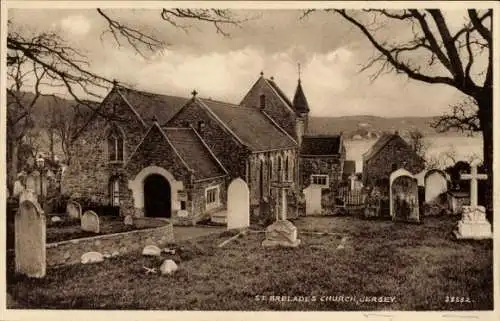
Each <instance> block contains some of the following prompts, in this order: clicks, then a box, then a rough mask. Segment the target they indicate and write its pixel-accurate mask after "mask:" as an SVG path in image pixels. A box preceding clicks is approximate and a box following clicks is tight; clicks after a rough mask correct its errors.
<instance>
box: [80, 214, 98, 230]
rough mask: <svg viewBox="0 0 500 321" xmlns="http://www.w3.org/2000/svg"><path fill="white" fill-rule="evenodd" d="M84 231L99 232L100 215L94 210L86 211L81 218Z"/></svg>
mask: <svg viewBox="0 0 500 321" xmlns="http://www.w3.org/2000/svg"><path fill="white" fill-rule="evenodd" d="M81 227H82V231H86V232H93V233H99V230H100V229H99V216H97V214H96V213H95V212H94V211H86V212H85V213H83V215H82V219H81Z"/></svg>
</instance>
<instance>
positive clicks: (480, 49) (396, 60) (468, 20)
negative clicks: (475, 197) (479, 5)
mask: <svg viewBox="0 0 500 321" xmlns="http://www.w3.org/2000/svg"><path fill="white" fill-rule="evenodd" d="M329 11H333V12H334V13H335V14H337V15H338V16H340V17H342V18H343V19H345V20H346V21H347V22H349V23H350V24H351V25H352V26H354V27H355V28H357V29H358V30H359V31H361V33H362V34H363V35H364V36H365V38H366V39H368V41H369V42H370V44H371V45H372V46H373V47H374V48H375V52H376V54H375V55H374V57H372V59H371V60H370V61H369V62H368V63H367V64H366V66H364V68H363V70H366V69H369V68H377V69H376V71H375V73H374V74H373V78H374V79H375V78H377V77H378V76H379V75H381V74H384V73H390V72H394V73H398V74H404V75H406V76H408V77H409V78H410V79H413V80H418V81H422V82H425V83H428V84H443V85H448V86H452V87H454V88H456V89H457V90H459V91H460V92H462V93H463V94H465V95H466V96H469V97H471V99H473V100H474V101H475V102H476V103H477V107H478V110H477V119H478V123H477V125H478V128H479V129H480V130H481V131H482V133H483V140H484V144H483V146H484V148H483V152H484V162H485V165H486V167H487V170H488V172H489V173H490V175H489V179H490V181H489V185H490V186H492V185H491V183H492V176H493V175H492V166H493V153H492V150H493V126H492V119H493V117H492V116H493V99H492V97H493V35H492V29H493V28H492V24H493V19H492V16H493V10H492V9H488V10H476V9H469V10H467V12H466V14H465V16H464V18H465V20H464V23H463V25H462V26H461V27H460V28H458V30H453V31H452V29H453V28H451V26H450V24H449V21H447V19H446V17H445V15H444V14H443V12H441V10H439V9H428V10H416V9H405V10H384V9H366V10H357V11H356V10H352V11H351V10H349V11H347V10H329ZM310 12H311V11H307V12H305V15H307V14H309V13H310ZM389 24H390V25H391V26H392V27H399V26H402V27H405V26H406V27H408V30H409V31H411V36H410V38H409V40H391V39H395V38H396V39H397V37H394V34H390V35H388V36H389V37H390V38H389V39H387V38H384V27H385V26H386V25H389ZM385 34H387V33H385ZM422 57H424V59H422ZM480 57H481V58H482V57H485V60H486V64H483V63H482V62H481V61H480V60H481V59H479V58H480ZM425 58H426V59H425ZM477 69H479V70H477ZM457 119H458V118H457ZM463 121H464V122H466V123H467V122H468V118H464V119H463Z"/></svg>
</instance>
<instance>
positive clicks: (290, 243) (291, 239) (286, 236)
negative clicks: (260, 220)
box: [262, 220, 300, 247]
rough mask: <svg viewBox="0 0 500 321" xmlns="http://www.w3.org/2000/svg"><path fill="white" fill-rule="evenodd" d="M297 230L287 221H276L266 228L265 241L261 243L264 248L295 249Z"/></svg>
mask: <svg viewBox="0 0 500 321" xmlns="http://www.w3.org/2000/svg"><path fill="white" fill-rule="evenodd" d="M299 244H300V240H299V239H297V228H296V227H295V225H293V224H292V222H290V221H288V220H278V221H276V222H274V223H273V224H271V225H269V226H268V227H267V228H266V239H265V240H264V241H263V242H262V246H264V247H276V246H281V247H297V246H299Z"/></svg>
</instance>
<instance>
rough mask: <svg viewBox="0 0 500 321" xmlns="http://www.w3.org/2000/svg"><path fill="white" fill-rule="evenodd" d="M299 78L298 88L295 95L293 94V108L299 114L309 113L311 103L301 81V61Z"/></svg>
mask: <svg viewBox="0 0 500 321" xmlns="http://www.w3.org/2000/svg"><path fill="white" fill-rule="evenodd" d="M298 72H299V80H298V82H297V89H296V90H295V96H293V108H294V109H295V112H296V113H297V114H303V113H309V104H308V103H307V99H306V95H305V94H304V90H303V89H302V84H301V83H300V76H301V75H300V63H299V64H298Z"/></svg>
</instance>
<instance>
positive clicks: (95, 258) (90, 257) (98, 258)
mask: <svg viewBox="0 0 500 321" xmlns="http://www.w3.org/2000/svg"><path fill="white" fill-rule="evenodd" d="M102 261H104V256H103V255H102V254H101V253H99V252H87V253H84V254H82V256H81V259H80V262H81V263H82V264H91V263H99V262H102Z"/></svg>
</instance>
